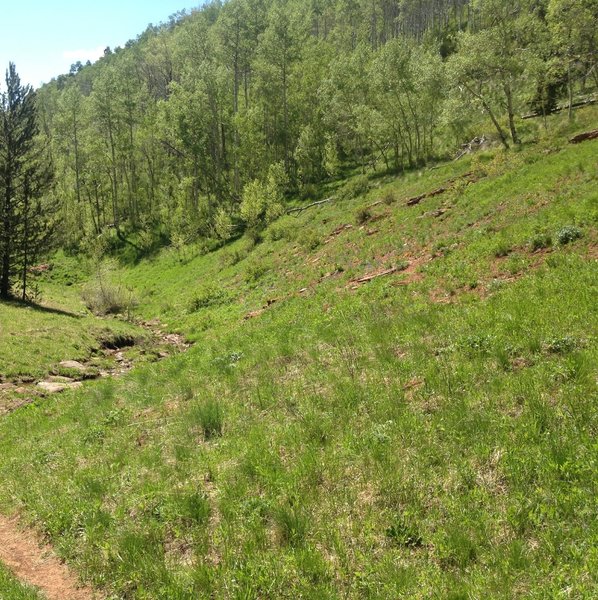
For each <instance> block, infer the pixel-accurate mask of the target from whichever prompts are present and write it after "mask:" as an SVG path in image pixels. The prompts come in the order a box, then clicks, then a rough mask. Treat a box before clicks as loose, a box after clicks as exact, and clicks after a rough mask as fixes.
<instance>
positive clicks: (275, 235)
mask: <svg viewBox="0 0 598 600" xmlns="http://www.w3.org/2000/svg"><path fill="white" fill-rule="evenodd" d="M266 235H267V236H268V238H269V239H270V241H272V242H277V241H278V240H286V241H287V242H292V241H293V240H294V239H295V238H296V237H297V225H296V223H292V222H290V221H288V220H287V219H281V220H280V221H276V222H275V223H272V225H270V227H269V228H268V230H267V232H266Z"/></svg>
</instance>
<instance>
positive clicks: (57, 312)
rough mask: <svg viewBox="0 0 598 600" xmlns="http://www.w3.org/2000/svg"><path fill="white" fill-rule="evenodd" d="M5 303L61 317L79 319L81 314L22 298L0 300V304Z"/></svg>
mask: <svg viewBox="0 0 598 600" xmlns="http://www.w3.org/2000/svg"><path fill="white" fill-rule="evenodd" d="M2 304H5V305H9V306H14V307H15V308H29V309H31V310H34V311H36V312H41V313H46V314H51V315H60V316H61V317H69V318H71V319H81V318H83V317H82V315H78V314H77V313H74V312H70V311H68V310H63V309H62V308H53V307H51V306H43V305H42V304H36V303H35V302H25V301H23V300H17V299H14V298H13V299H10V300H0V305H2Z"/></svg>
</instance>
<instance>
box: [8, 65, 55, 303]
mask: <svg viewBox="0 0 598 600" xmlns="http://www.w3.org/2000/svg"><path fill="white" fill-rule="evenodd" d="M35 102H36V96H35V92H34V91H33V89H32V88H31V86H23V85H21V80H20V78H19V76H18V74H17V71H16V68H15V65H14V64H13V63H10V64H9V67H8V70H7V71H6V91H5V92H4V93H3V94H2V95H1V96H0V298H2V299H7V298H9V297H10V296H11V294H12V286H13V283H14V278H15V277H16V276H17V275H18V276H19V277H20V280H21V283H22V297H23V299H25V298H26V290H27V271H28V267H29V265H30V264H31V262H32V260H34V259H35V257H36V256H37V255H38V254H39V252H40V251H41V250H43V248H44V246H45V244H46V243H47V241H48V239H49V233H50V231H51V227H50V223H49V221H48V218H49V216H50V212H51V211H49V210H48V207H49V204H48V202H47V201H46V200H45V199H43V196H44V194H45V193H46V192H47V191H48V189H49V187H50V183H51V180H52V174H51V169H50V164H49V160H48V159H47V157H46V154H45V151H44V150H43V148H41V147H40V146H39V145H38V143H37V136H38V133H39V132H38V125H37V119H36V104H35Z"/></svg>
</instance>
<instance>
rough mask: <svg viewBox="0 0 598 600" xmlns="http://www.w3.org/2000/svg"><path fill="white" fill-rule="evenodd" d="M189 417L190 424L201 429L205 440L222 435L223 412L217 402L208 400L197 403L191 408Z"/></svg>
mask: <svg viewBox="0 0 598 600" xmlns="http://www.w3.org/2000/svg"><path fill="white" fill-rule="evenodd" d="M189 417H190V422H191V423H192V424H194V425H196V426H199V427H201V430H202V432H203V435H204V438H205V439H206V440H211V439H212V438H215V437H219V436H221V435H222V428H223V425H224V411H223V410H222V405H221V404H220V402H218V401H217V400H214V399H212V398H210V399H208V400H204V401H202V402H198V403H197V404H195V405H194V406H193V407H192V408H191V413H190V415H189Z"/></svg>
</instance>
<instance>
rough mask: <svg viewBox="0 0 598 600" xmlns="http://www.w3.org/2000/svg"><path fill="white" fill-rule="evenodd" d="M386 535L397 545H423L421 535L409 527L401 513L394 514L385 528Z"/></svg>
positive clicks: (408, 546) (415, 546)
mask: <svg viewBox="0 0 598 600" xmlns="http://www.w3.org/2000/svg"><path fill="white" fill-rule="evenodd" d="M386 537H387V538H388V539H389V540H391V541H392V542H393V543H394V544H396V545H397V546H405V547H406V548H419V547H420V546H422V545H423V540H422V538H421V536H420V535H419V534H418V533H417V531H415V530H414V529H413V528H411V527H410V526H409V525H408V524H407V522H406V519H405V516H404V515H402V514H397V515H395V518H394V519H393V522H392V524H391V525H390V526H389V527H388V528H387V529H386Z"/></svg>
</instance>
